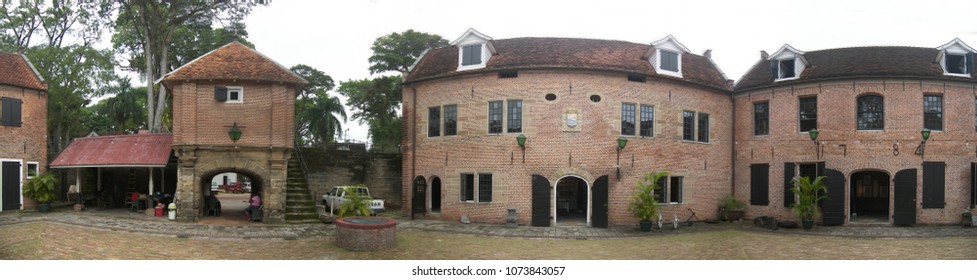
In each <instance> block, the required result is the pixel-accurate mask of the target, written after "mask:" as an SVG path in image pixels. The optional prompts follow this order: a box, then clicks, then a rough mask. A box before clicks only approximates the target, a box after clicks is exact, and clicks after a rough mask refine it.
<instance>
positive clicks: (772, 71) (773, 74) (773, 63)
mask: <svg viewBox="0 0 977 280" xmlns="http://www.w3.org/2000/svg"><path fill="white" fill-rule="evenodd" d="M779 63H780V61H777V60H770V76H771V77H773V79H774V80H776V79H777V78H779V75H777V74H778V73H777V64H779Z"/></svg>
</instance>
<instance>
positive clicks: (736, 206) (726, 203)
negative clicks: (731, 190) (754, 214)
mask: <svg viewBox="0 0 977 280" xmlns="http://www.w3.org/2000/svg"><path fill="white" fill-rule="evenodd" d="M719 208H720V209H722V210H725V211H743V210H746V204H745V203H743V202H742V201H740V200H739V199H736V197H735V196H732V195H730V196H727V197H725V198H723V200H720V201H719Z"/></svg>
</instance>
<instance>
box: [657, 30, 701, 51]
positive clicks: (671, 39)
mask: <svg viewBox="0 0 977 280" xmlns="http://www.w3.org/2000/svg"><path fill="white" fill-rule="evenodd" d="M668 42H671V43H672V44H674V45H675V47H676V49H675V50H677V51H681V52H683V53H690V52H692V51H690V50H689V48H686V47H685V45H683V44H682V43H680V42H679V41H678V40H676V39H675V36H672V34H668V36H665V38H661V39H658V41H654V42H651V45H652V46H655V47H656V48H657V47H659V45H664V44H666V43H668Z"/></svg>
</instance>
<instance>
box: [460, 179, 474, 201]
mask: <svg viewBox="0 0 977 280" xmlns="http://www.w3.org/2000/svg"><path fill="white" fill-rule="evenodd" d="M461 201H475V175H474V174H461Z"/></svg>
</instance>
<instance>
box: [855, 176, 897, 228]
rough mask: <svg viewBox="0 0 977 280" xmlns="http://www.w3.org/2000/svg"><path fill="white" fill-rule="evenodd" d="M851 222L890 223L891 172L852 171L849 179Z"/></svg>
mask: <svg viewBox="0 0 977 280" xmlns="http://www.w3.org/2000/svg"><path fill="white" fill-rule="evenodd" d="M849 182H850V183H849V190H850V196H849V203H850V204H849V212H850V213H851V216H850V220H849V221H850V222H859V223H889V216H890V215H889V184H890V183H889V182H890V180H889V174H887V173H885V172H881V171H862V172H856V173H852V175H851V180H849Z"/></svg>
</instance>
